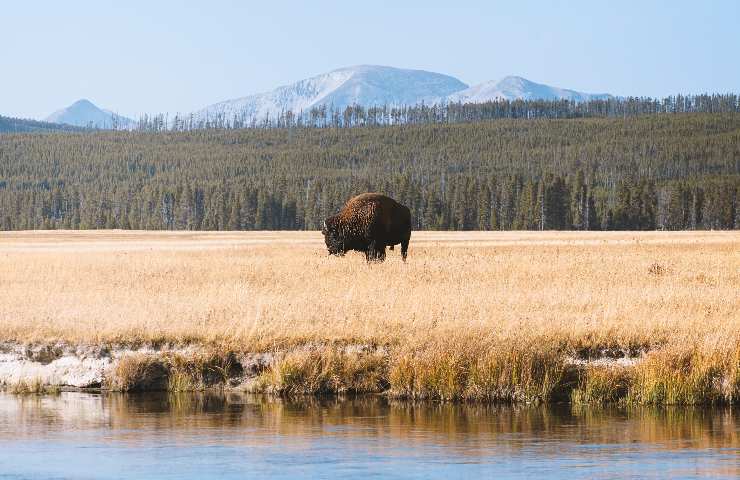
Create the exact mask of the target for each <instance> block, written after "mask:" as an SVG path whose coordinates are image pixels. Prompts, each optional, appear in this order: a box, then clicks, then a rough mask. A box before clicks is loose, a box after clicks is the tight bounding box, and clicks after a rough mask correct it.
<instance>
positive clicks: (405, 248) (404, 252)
mask: <svg viewBox="0 0 740 480" xmlns="http://www.w3.org/2000/svg"><path fill="white" fill-rule="evenodd" d="M410 239H411V237H410V236H408V237H406V238H404V239H403V240H402V241H401V258H402V259H403V261H404V262H405V261H406V257H407V256H408V253H409V240H410Z"/></svg>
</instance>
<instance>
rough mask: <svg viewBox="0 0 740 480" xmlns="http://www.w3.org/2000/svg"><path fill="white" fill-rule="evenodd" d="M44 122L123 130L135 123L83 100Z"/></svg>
mask: <svg viewBox="0 0 740 480" xmlns="http://www.w3.org/2000/svg"><path fill="white" fill-rule="evenodd" d="M44 120H45V121H47V122H52V123H65V124H67V125H75V126H78V127H90V128H102V129H109V128H124V129H125V128H130V127H132V126H133V125H134V123H135V122H134V121H133V120H131V119H130V118H126V117H122V116H120V115H118V114H116V113H113V112H111V111H110V110H103V109H101V108H98V107H97V106H95V105H94V104H93V103H92V102H91V101H89V100H85V99H82V100H77V101H76V102H75V103H73V104H72V105H70V106H68V107H67V108H63V109H61V110H57V111H56V112H54V113H52V114H51V115H49V116H48V117H46V118H45V119H44Z"/></svg>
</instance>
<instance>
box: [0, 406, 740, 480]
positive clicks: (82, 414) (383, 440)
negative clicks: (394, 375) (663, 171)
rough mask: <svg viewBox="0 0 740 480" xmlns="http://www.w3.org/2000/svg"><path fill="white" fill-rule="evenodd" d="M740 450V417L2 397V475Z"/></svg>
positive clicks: (724, 464) (619, 458) (539, 462)
mask: <svg viewBox="0 0 740 480" xmlns="http://www.w3.org/2000/svg"><path fill="white" fill-rule="evenodd" d="M738 455H740V417H739V416H738V412H737V411H736V410H733V409H706V408H662V409H650V408H635V409H626V410H625V409H616V408H605V409H601V408H582V409H572V408H571V407H569V406H559V407H527V406H519V407H511V406H489V405H459V404H457V405H453V404H433V403H408V402H388V401H386V400H385V399H382V398H367V397H363V398H358V399H344V400H338V399H316V398H301V399H296V400H291V401H286V400H282V399H278V398H272V397H264V396H250V395H242V394H226V395H221V394H206V393H201V394H178V395H168V394H162V395H153V394H146V395H130V394H129V395H92V394H80V393H63V394H61V395H59V396H42V397H35V396H27V397H21V396H11V395H0V478H4V475H6V476H9V478H13V477H14V476H22V477H30V478H45V477H52V476H53V477H59V478H85V477H86V476H87V477H89V478H136V477H138V476H146V477H168V476H170V475H171V476H173V477H176V478H208V477H213V478H243V477H244V476H245V475H249V474H252V475H270V476H272V477H294V476H305V475H310V476H326V477H336V476H338V475H342V476H365V475H366V474H369V473H376V474H378V475H381V476H384V477H385V476H390V477H419V478H428V477H430V476H432V477H440V478H443V477H450V476H452V477H462V476H470V475H490V474H497V475H503V476H513V477H517V476H522V477H525V476H539V475H548V476H556V477H567V478H573V477H588V478H594V477H602V476H603V477H614V476H620V477H624V476H639V477H646V476H647V477H649V476H655V477H665V476H714V477H716V476H724V477H727V478H735V477H737V476H738V475H740V461H738V458H740V457H738ZM39 460H43V461H41V462H40V461H39ZM86 464H90V465H94V470H91V471H80V470H79V468H77V467H76V466H77V465H86ZM132 465H135V467H133V466H132ZM73 467H74V468H73Z"/></svg>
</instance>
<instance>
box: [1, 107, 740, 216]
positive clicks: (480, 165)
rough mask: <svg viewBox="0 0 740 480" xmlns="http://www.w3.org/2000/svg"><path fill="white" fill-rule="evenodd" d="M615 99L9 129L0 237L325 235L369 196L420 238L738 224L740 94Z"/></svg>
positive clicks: (4, 138)
mask: <svg viewBox="0 0 740 480" xmlns="http://www.w3.org/2000/svg"><path fill="white" fill-rule="evenodd" d="M692 98H694V99H695V98H697V97H692ZM712 99H715V101H714V103H712ZM692 101H694V102H696V101H695V100H692ZM610 102H611V101H603V102H602V103H603V105H604V109H605V110H604V111H603V112H602V114H599V115H586V114H584V112H583V111H582V110H583V109H586V108H588V107H587V105H586V104H583V105H581V104H572V105H570V106H569V107H568V108H571V109H574V111H576V110H578V109H581V110H580V111H581V114H577V112H576V113H572V114H567V115H566V114H562V115H561V114H557V115H556V114H555V113H554V112H558V111H559V110H558V105H560V106H561V107H562V108H563V110H562V112H566V111H567V108H566V106H567V105H566V104H568V102H521V105H522V108H523V109H524V110H521V111H520V113H521V115H519V114H517V115H503V114H502V115H499V116H497V115H493V114H486V115H483V114H481V115H478V116H475V115H473V114H472V113H471V112H473V111H476V109H477V110H479V111H494V110H495V109H496V108H499V107H502V105H504V102H493V103H491V104H487V106H486V105H483V106H475V107H473V106H470V107H465V106H458V107H459V108H460V109H462V110H461V111H462V112H463V113H465V112H467V113H465V114H464V115H463V114H462V113H461V114H460V115H461V117H460V118H456V119H454V121H451V120H450V118H449V112H450V110H449V109H450V108H454V107H453V106H448V107H447V111H446V113H445V115H446V116H447V117H446V118H445V119H440V118H437V117H434V116H433V115H432V116H430V117H429V118H431V120H429V121H410V120H409V119H408V118H406V119H405V121H399V122H398V123H399V124H391V125H381V124H378V123H374V122H368V121H367V112H366V111H365V113H364V114H362V115H365V120H358V121H354V120H351V119H352V118H353V117H352V115H354V114H352V113H350V114H348V115H349V116H348V117H347V118H349V119H350V120H351V121H350V122H349V124H346V123H344V121H343V122H340V124H337V125H332V122H327V124H326V125H321V122H320V121H318V120H317V121H316V122H315V124H314V125H313V126H305V125H301V124H299V123H298V122H295V121H290V122H286V123H285V125H284V126H282V127H280V126H273V127H272V128H233V127H234V125H228V126H230V127H232V128H221V127H224V125H209V126H210V128H202V129H195V128H193V129H190V128H164V125H167V124H169V123H170V120H169V119H168V120H167V121H166V122H162V121H158V122H160V125H161V128H153V127H151V126H152V125H153V123H151V122H152V119H143V120H142V122H140V126H141V127H142V128H141V130H140V131H94V132H81V133H78V132H62V133H24V134H2V135H0V229H3V230H18V229H54V228H65V229H70V228H71V229H98V228H122V229H189V230H242V229H243V230H252V229H318V228H320V226H321V223H322V221H323V219H324V218H325V217H327V216H329V215H330V214H332V213H334V212H336V211H337V210H338V209H339V208H340V207H341V205H342V204H343V203H344V202H345V201H346V200H347V199H348V198H349V197H351V196H352V195H354V194H357V193H359V192H363V191H379V192H384V193H386V194H388V195H390V196H393V197H395V198H396V199H398V200H399V201H401V202H402V203H405V204H406V205H408V206H409V207H410V208H411V211H412V215H413V222H414V225H413V227H414V228H415V229H443V230H445V229H450V230H466V229H483V230H510V229H528V230H540V229H545V230H549V229H576V230H624V229H636V230H651V229H666V230H679V229H737V228H740V208H739V207H740V113H737V108H738V103H737V97H734V96H726V97H717V96H714V97H707V98H706V99H705V104H704V107H702V108H696V107H695V105H696V103H693V104H692V105H694V107H691V108H686V107H687V104H686V103H685V102H681V103H680V105H682V107H681V108H678V107H676V108H674V110H673V111H670V112H669V111H666V110H665V106H664V105H663V103H662V102H657V103H656V104H655V105H658V104H659V106H655V105H654V108H653V110H650V108H649V105H648V104H647V103H644V104H640V103H635V108H636V109H637V107H638V106H639V109H637V110H635V111H631V112H627V111H626V110H625V108H626V105H627V104H626V103H623V104H618V103H610ZM590 103H592V105H591V107H594V106H595V105H596V104H595V103H593V102H590ZM508 104H509V105H510V106H511V105H514V104H517V102H508ZM536 104H540V105H541V108H540V113H541V114H532V115H530V114H526V113H525V111H526V110H532V109H533V108H534V106H535V105H536ZM677 104H678V103H677ZM496 105H498V107H497V106H496ZM517 105H519V104H517ZM609 105H612V106H615V105H621V106H620V107H619V108H617V107H614V108H615V110H614V111H613V112H611V111H610V110H609ZM689 106H690V105H689ZM414 108H416V109H417V110H418V112H422V111H424V109H425V108H426V107H422V106H420V107H414ZM466 108H467V110H465V109H466ZM502 108H503V107H502ZM486 109H489V110H486ZM620 109H621V110H620ZM640 109H644V111H643V110H640ZM502 111H503V110H502ZM509 111H510V112H511V111H518V110H509ZM656 111H658V113H656ZM543 112H550V113H549V114H545V113H543ZM562 112H561V113H562ZM610 112H611V113H610ZM620 112H621V113H620ZM628 113H629V114H628ZM358 115H359V114H358ZM362 115H359V116H358V117H357V118H362ZM430 115H431V114H430ZM317 118H319V117H318V116H317ZM317 124H318V125H317ZM348 126H352V128H341V127H348ZM142 130H143V131H142ZM151 130H155V131H151ZM181 130H184V131H181Z"/></svg>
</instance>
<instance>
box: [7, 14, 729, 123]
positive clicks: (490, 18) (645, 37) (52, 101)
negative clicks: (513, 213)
mask: <svg viewBox="0 0 740 480" xmlns="http://www.w3.org/2000/svg"><path fill="white" fill-rule="evenodd" d="M399 4H403V6H399ZM739 21H740V1H738V0H728V1H719V0H715V1H712V0H704V1H696V0H695V1H677V0H673V1H650V0H642V1H627V0H619V1H606V0H604V1H596V0H594V1H551V2H547V1H540V2H533V1H519V0H507V1H505V2H503V1H464V0H455V1H448V2H439V3H435V2H433V1H406V2H401V1H389V2H381V1H370V2H354V1H346V0H345V1H317V0H314V1H306V2H291V3H287V2H280V1H275V0H271V1H258V2H246V1H245V2H239V1H218V0H210V1H202V0H201V1H190V2H186V1H182V2H174V1H172V2H169V1H156V2H155V1H133V0H127V1H104V0H97V1H47V2H40V1H30V0H29V1H21V2H19V1H14V2H3V5H2V8H1V9H0V31H2V42H1V44H2V46H0V66H1V67H0V114H3V115H13V116H20V117H28V118H40V117H44V116H46V115H48V114H49V113H51V112H52V111H54V110H56V109H58V108H61V107H64V106H66V105H68V104H70V103H72V102H73V101H75V100H77V99H79V98H88V99H90V100H91V101H93V102H94V103H96V104H97V105H98V106H101V107H105V108H109V109H111V110H114V111H117V112H119V113H121V114H124V115H131V116H136V115H138V114H140V113H143V112H177V111H181V112H185V111H190V110H193V109H197V108H200V107H202V106H205V105H207V104H210V103H214V102H217V101H221V100H225V99H229V98H234V97H240V96H244V95H247V94H250V93H257V92H260V91H265V90H270V89H272V88H274V87H276V86H278V85H283V84H286V83H291V82H293V81H296V80H299V79H301V78H305V77H308V76H312V75H315V74H319V73H323V72H325V71H328V70H331V69H334V68H338V67H343V66H348V65H356V64H379V65H390V66H396V67H407V68H418V69H424V70H431V71H436V72H442V73H447V74H450V75H453V76H456V77H457V78H459V79H461V80H462V81H464V82H466V83H468V84H471V85H472V84H475V83H479V82H483V81H486V80H493V79H499V78H501V77H503V76H506V75H521V76H524V77H526V78H529V79H530V80H534V81H537V82H541V83H547V84H550V85H554V86H561V87H566V88H573V89H577V90H582V91H588V92H609V93H613V94H616V95H650V96H664V95H668V94H673V93H677V92H683V93H699V92H728V91H735V92H737V91H740V60H738V58H740V52H739V50H740V25H739V23H738V22H739Z"/></svg>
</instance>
